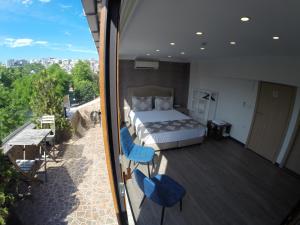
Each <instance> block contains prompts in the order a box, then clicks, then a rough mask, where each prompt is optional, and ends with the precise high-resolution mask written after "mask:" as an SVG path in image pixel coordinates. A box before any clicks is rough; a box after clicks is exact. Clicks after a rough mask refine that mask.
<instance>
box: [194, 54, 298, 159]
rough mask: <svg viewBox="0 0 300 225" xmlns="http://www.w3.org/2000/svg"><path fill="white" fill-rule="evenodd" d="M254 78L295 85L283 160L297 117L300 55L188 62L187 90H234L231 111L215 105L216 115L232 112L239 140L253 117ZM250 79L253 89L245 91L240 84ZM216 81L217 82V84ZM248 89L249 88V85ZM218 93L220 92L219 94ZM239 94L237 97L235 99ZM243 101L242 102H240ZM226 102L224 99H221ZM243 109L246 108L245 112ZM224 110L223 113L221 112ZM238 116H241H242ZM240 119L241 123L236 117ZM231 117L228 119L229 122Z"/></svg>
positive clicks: (234, 132)
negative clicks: (295, 91)
mask: <svg viewBox="0 0 300 225" xmlns="http://www.w3.org/2000/svg"><path fill="white" fill-rule="evenodd" d="M258 81H267V82H274V83H281V84H287V85H292V86H296V87H297V96H296V99H295V105H294V110H293V112H292V116H291V120H290V121H289V126H288V130H287V133H286V136H285V138H284V141H283V143H282V147H281V150H280V152H279V155H278V158H277V160H276V162H277V163H279V164H281V163H283V159H284V158H285V156H286V154H287V150H288V145H289V143H290V141H291V139H292V134H293V132H294V129H295V126H296V121H297V117H298V114H299V110H300V57H288V56H269V57H268V56H261V57H239V58H227V59H218V60H202V61H195V62H192V63H191V80H190V90H192V89H193V88H197V87H199V88H203V87H206V88H211V89H212V90H213V91H219V92H220V93H221V92H222V93H223V92H224V93H223V96H224V97H225V96H226V95H228V94H230V93H234V92H236V95H235V98H232V97H230V101H234V103H235V104H236V105H237V107H231V112H230V110H229V111H224V108H222V107H221V105H219V106H218V107H220V108H219V109H217V110H219V112H220V113H219V117H220V118H221V119H225V120H229V121H230V118H229V117H228V115H237V114H238V116H235V118H234V120H232V121H235V122H233V125H234V127H233V128H232V129H233V134H234V136H233V137H235V138H236V139H238V140H240V141H241V142H244V143H245V141H246V139H247V136H248V133H249V130H250V124H251V121H252V118H253V112H254V106H255V104H253V102H254V103H255V98H256V94H255V93H256V87H255V86H257V82H258ZM246 83H248V84H249V85H251V83H253V84H254V85H253V90H252V91H251V92H249V91H248V92H247V89H246V88H243V89H241V87H242V85H243V84H246ZM218 84H220V85H218ZM249 90H250V89H249ZM222 93H221V94H222ZM236 98H239V100H236ZM244 102H245V103H244ZM224 104H226V103H224ZM244 110H247V114H245V112H244ZM224 113H226V115H225V114H224ZM246 115H247V118H245V116H246ZM242 117H244V118H243V119H242ZM239 119H242V120H240V121H243V123H242V124H238V123H237V124H236V121H238V120H239ZM232 121H231V122H232Z"/></svg>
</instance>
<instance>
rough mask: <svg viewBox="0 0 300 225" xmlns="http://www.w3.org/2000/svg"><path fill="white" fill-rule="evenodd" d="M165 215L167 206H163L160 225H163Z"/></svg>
mask: <svg viewBox="0 0 300 225" xmlns="http://www.w3.org/2000/svg"><path fill="white" fill-rule="evenodd" d="M164 216H165V207H163V208H162V212H161V218H160V225H162V224H163V222H164Z"/></svg>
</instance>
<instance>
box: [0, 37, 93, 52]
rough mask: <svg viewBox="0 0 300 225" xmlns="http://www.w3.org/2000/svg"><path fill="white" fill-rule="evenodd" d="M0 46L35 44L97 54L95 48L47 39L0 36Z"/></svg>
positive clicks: (14, 46)
mask: <svg viewBox="0 0 300 225" xmlns="http://www.w3.org/2000/svg"><path fill="white" fill-rule="evenodd" d="M0 46H4V47H8V48H20V47H30V46H36V47H40V48H43V49H45V50H46V49H50V50H55V51H63V52H65V51H69V52H79V53H84V54H95V55H97V54H98V53H97V50H95V49H88V48H85V47H80V46H74V45H72V44H64V43H49V42H48V41H41V40H37V41H36V40H33V39H31V38H1V37H0Z"/></svg>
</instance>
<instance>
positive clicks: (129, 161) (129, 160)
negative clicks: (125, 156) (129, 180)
mask: <svg viewBox="0 0 300 225" xmlns="http://www.w3.org/2000/svg"><path fill="white" fill-rule="evenodd" d="M130 165H131V160H129V164H128V168H130Z"/></svg>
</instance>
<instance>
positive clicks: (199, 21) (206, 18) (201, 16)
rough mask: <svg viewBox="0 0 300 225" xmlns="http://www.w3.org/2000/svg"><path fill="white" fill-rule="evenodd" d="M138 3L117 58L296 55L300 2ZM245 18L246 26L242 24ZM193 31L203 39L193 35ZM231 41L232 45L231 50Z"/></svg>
mask: <svg viewBox="0 0 300 225" xmlns="http://www.w3.org/2000/svg"><path fill="white" fill-rule="evenodd" d="M137 2H138V3H137V5H136V6H135V7H132V13H131V17H130V18H126V20H128V21H127V24H126V29H124V30H123V31H122V32H121V41H120V57H121V58H127V59H135V58H154V59H160V60H164V59H168V60H177V61H192V60H200V59H215V58H225V57H243V56H269V55H271V56H279V55H280V56H296V55H297V56H299V55H300V1H299V0H251V1H250V0H248V1H242V0H226V1H224V0H184V1H183V0H151V1H150V0H139V1H137ZM243 16H247V17H250V21H249V22H241V20H240V18H241V17H243ZM121 18H122V17H121ZM121 23H122V21H121ZM197 31H200V32H202V33H203V35H201V36H197V35H196V34H195V33H196V32H197ZM273 36H279V40H273ZM231 41H234V42H236V44H235V45H231V44H230V42H231ZM171 42H174V43H175V45H174V46H171V45H170V43H171ZM203 43H206V45H205V46H203ZM201 47H205V50H201V49H200V48H201ZM156 49H159V50H160V51H159V52H157V51H156ZM181 52H184V53H185V54H184V55H182V54H180V53H181ZM147 53H148V54H151V55H150V56H147V55H146V54H147ZM168 56H171V57H172V58H168Z"/></svg>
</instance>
